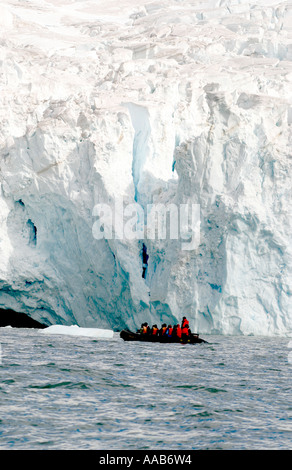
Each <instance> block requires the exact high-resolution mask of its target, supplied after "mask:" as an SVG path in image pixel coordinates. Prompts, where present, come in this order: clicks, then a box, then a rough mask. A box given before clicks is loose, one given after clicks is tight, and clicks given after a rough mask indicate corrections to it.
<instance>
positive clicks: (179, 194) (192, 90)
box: [0, 0, 292, 335]
mask: <svg viewBox="0 0 292 470" xmlns="http://www.w3.org/2000/svg"><path fill="white" fill-rule="evenodd" d="M291 7H292V5H291V3H289V2H288V1H282V2H281V1H274V0H265V1H262V0H260V1H257V2H252V1H246V0H241V1H240V0H230V1H229V0H201V1H199V0H157V1H155V0H154V1H153V0H151V1H150V0H141V1H140V0H120V1H119V2H116V1H113V0H107V1H90V0H88V1H86V0H83V1H71V0H61V1H59V0H58V1H57V0H51V1H48V0H37V1H36V0H18V1H16V0H5V1H1V0H0V64H1V75H0V86H1V93H0V101H1V104H0V120H1V126H0V152H1V154H0V186H1V188H0V219H1V223H0V289H1V290H0V307H2V308H11V309H13V310H16V311H21V312H24V313H27V314H29V315H30V316H31V317H33V318H34V319H36V320H38V321H40V322H43V323H46V324H47V325H50V324H52V325H53V324H56V323H57V324H63V325H70V324H77V325H79V326H80V327H94V326H96V325H98V326H99V327H101V328H110V329H120V328H123V327H126V326H127V327H129V328H133V329H134V328H135V327H137V326H140V324H141V322H142V321H148V322H149V323H152V322H154V321H155V322H161V321H166V322H170V323H172V322H174V321H177V320H180V319H181V317H182V315H187V316H188V318H189V319H190V326H191V328H192V330H197V331H199V332H200V333H223V334H246V335H247V334H258V335H274V334H280V335H286V334H288V333H289V332H291V330H292V307H291V305H292V302H291V299H292V297H291V295H292V274H291V266H292V256H291V255H292V253H291V229H292V227H291V225H292V224H291V216H292V210H291V207H292V204H291V140H292V139H291V123H292V99H291V95H292V93H291V91H292V90H291V78H292V67H291V59H292V45H291V28H292V21H291V20H292V16H291V12H292V8H291ZM118 198H123V199H124V201H126V202H127V203H133V202H135V201H138V202H139V204H141V206H142V207H145V205H146V204H148V203H153V202H162V203H175V204H180V203H190V202H191V203H195V204H199V205H200V208H201V233H200V245H199V247H198V248H197V249H195V250H191V251H182V250H181V245H180V241H176V240H148V239H147V240H146V241H144V244H145V248H146V249H147V255H148V256H149V258H148V265H147V271H146V275H145V277H142V272H143V271H142V270H143V266H142V265H143V260H142V241H141V240H131V241H129V240H125V239H121V240H119V239H113V240H105V239H102V240H97V239H95V238H94V236H93V233H92V227H93V224H94V221H95V217H94V216H93V214H94V212H93V208H94V207H95V205H96V204H97V203H100V202H103V203H107V204H110V205H113V202H114V201H115V200H116V199H118Z"/></svg>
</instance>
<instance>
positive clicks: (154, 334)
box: [151, 325, 158, 336]
mask: <svg viewBox="0 0 292 470" xmlns="http://www.w3.org/2000/svg"><path fill="white" fill-rule="evenodd" d="M151 335H152V336H158V327H157V325H153V326H152V328H151Z"/></svg>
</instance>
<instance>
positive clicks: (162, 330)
mask: <svg viewBox="0 0 292 470" xmlns="http://www.w3.org/2000/svg"><path fill="white" fill-rule="evenodd" d="M166 328H167V326H166V323H163V324H162V325H161V328H160V331H159V336H164V335H165V332H166Z"/></svg>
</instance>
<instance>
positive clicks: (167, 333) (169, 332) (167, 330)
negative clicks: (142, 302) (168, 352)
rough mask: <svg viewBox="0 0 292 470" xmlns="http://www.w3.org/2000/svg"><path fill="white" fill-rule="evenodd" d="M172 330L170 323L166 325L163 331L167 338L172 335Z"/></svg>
mask: <svg viewBox="0 0 292 470" xmlns="http://www.w3.org/2000/svg"><path fill="white" fill-rule="evenodd" d="M172 331H173V328H172V326H171V325H168V327H167V329H166V332H165V334H166V336H168V337H169V338H171V337H172Z"/></svg>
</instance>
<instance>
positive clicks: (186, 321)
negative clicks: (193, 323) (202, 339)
mask: <svg viewBox="0 0 292 470" xmlns="http://www.w3.org/2000/svg"><path fill="white" fill-rule="evenodd" d="M187 325H189V320H187V319H186V318H185V319H184V321H183V323H182V328H184V327H185V326H187Z"/></svg>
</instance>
